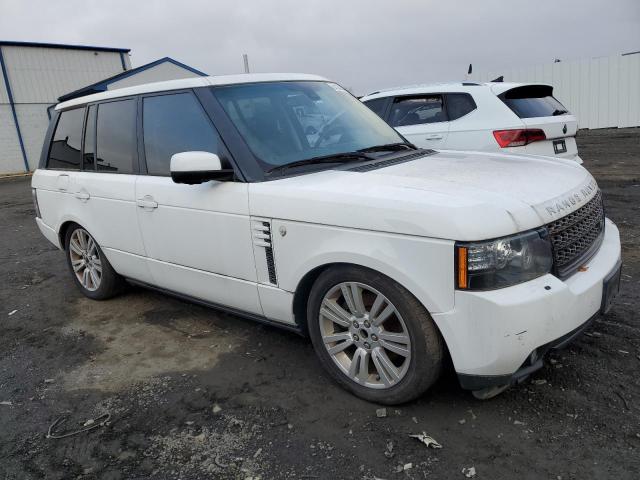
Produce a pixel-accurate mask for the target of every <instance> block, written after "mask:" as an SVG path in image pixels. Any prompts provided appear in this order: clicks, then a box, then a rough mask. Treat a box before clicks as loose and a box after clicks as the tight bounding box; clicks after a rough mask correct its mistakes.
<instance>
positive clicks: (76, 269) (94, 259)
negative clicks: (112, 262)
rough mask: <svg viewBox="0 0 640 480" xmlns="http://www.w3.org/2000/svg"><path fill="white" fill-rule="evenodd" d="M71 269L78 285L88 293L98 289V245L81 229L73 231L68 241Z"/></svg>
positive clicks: (99, 265) (100, 273)
mask: <svg viewBox="0 0 640 480" xmlns="http://www.w3.org/2000/svg"><path fill="white" fill-rule="evenodd" d="M69 258H70V259H71V268H72V269H73V273H74V274H75V276H76V278H77V279H78V281H79V282H80V284H81V285H82V286H83V287H84V288H85V289H87V290H89V291H90V292H94V291H96V290H97V289H98V288H100V282H101V281H102V261H101V259H100V252H99V251H98V244H97V243H96V241H95V240H94V239H93V237H92V236H91V235H89V232H87V231H86V230H84V229H82V228H78V229H76V230H74V231H73V233H72V234H71V238H70V239H69Z"/></svg>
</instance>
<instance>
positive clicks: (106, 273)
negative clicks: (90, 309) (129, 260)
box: [64, 223, 125, 300]
mask: <svg viewBox="0 0 640 480" xmlns="http://www.w3.org/2000/svg"><path fill="white" fill-rule="evenodd" d="M77 230H79V231H83V232H86V233H87V234H88V235H89V236H90V237H91V239H92V240H93V241H94V242H95V245H96V250H97V253H98V258H99V259H100V262H101V264H102V275H101V278H100V282H99V286H98V288H96V289H95V290H90V289H88V288H85V286H84V285H83V284H82V282H81V281H80V280H79V279H78V276H77V275H76V273H75V272H74V270H73V266H72V264H71V253H70V243H71V237H72V236H73V234H74V232H76V231H77ZM64 250H65V255H66V258H67V266H68V267H69V272H70V273H71V278H73V281H74V283H75V284H76V286H77V287H78V289H80V291H81V292H82V293H83V295H85V296H86V297H89V298H91V299H93V300H107V299H109V298H112V297H113V296H115V295H117V294H118V293H120V292H121V291H122V290H123V288H124V286H125V280H124V278H122V277H121V276H120V275H118V273H116V271H115V270H114V269H113V267H112V266H111V264H110V263H109V260H107V257H106V256H105V255H104V253H103V252H102V249H101V248H100V245H98V242H96V241H95V239H94V238H93V237H92V236H91V234H90V233H89V232H88V231H87V230H86V229H84V228H83V227H81V226H80V225H78V224H76V223H74V224H71V225H70V226H69V227H68V228H67V230H66V232H65V238H64Z"/></svg>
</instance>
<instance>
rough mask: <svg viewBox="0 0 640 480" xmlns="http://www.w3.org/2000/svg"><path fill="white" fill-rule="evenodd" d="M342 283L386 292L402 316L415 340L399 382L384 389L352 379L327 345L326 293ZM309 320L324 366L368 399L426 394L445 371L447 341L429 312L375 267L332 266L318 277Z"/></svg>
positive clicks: (386, 401) (392, 402)
mask: <svg viewBox="0 0 640 480" xmlns="http://www.w3.org/2000/svg"><path fill="white" fill-rule="evenodd" d="M342 282H358V283H362V284H365V285H367V286H370V287H373V288H374V289H375V290H377V291H378V292H379V293H381V294H382V295H384V296H385V297H386V298H387V299H388V300H389V301H390V302H391V303H393V305H394V306H395V308H396V310H397V311H398V312H399V313H400V315H401V316H402V319H403V320H404V323H405V325H406V329H407V330H408V335H409V337H410V341H411V348H410V351H411V357H410V360H409V366H408V369H407V370H406V373H405V374H404V377H402V378H401V379H400V380H399V381H398V382H397V383H396V384H395V385H392V386H390V387H387V388H384V389H375V388H371V387H367V386H365V385H362V384H360V383H357V382H356V381H354V380H352V379H351V378H349V376H348V375H347V374H346V373H344V372H343V371H342V370H341V369H340V368H339V367H338V365H336V363H335V362H334V360H333V359H332V357H331V355H330V354H329V352H328V351H327V348H326V347H325V345H324V342H323V340H322V335H321V327H320V317H319V315H320V307H321V304H322V301H323V298H324V297H325V295H326V294H327V293H328V292H329V291H330V290H331V289H332V288H334V287H335V286H336V285H338V284H340V283H342ZM307 323H308V329H309V335H310V337H311V341H312V343H313V346H314V349H315V351H316V353H317V355H318V357H319V358H320V361H321V363H322V365H323V367H324V368H325V369H326V370H327V371H328V372H329V374H331V376H332V377H333V378H334V379H335V380H336V381H337V382H338V383H339V384H340V385H341V386H342V387H344V388H345V389H347V390H348V391H350V392H352V393H353V394H355V395H356V396H358V397H360V398H363V399H365V400H368V401H371V402H375V403H380V404H386V405H395V404H399V403H404V402H408V401H410V400H413V399H415V398H417V397H419V396H420V395H422V394H423V393H424V392H425V391H426V390H427V389H428V388H429V387H431V386H432V385H433V384H434V383H435V382H436V380H437V379H438V377H439V376H440V373H441V371H442V365H443V357H444V343H443V340H442V337H441V335H440V332H439V331H438V328H437V327H436V325H435V323H434V322H433V320H432V318H431V316H430V315H429V312H427V310H426V309H425V308H424V306H423V305H422V304H421V303H420V302H419V301H418V299H417V298H415V297H414V296H413V295H412V294H411V293H410V292H409V291H408V290H407V289H406V288H404V287H403V286H402V285H400V284H398V283H397V282H395V281H394V280H392V279H390V278H389V277H387V276H385V275H382V274H380V273H379V272H376V271H374V270H370V269H367V268H363V267H358V266H352V265H340V266H336V267H331V268H329V269H328V270H325V271H324V272H322V273H321V274H320V276H319V277H318V278H317V279H316V281H315V283H314V285H313V287H312V289H311V293H310V295H309V301H308V304H307Z"/></svg>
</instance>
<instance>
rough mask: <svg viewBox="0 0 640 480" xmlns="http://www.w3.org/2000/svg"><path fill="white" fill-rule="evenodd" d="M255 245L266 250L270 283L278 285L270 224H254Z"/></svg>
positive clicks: (260, 222)
mask: <svg viewBox="0 0 640 480" xmlns="http://www.w3.org/2000/svg"><path fill="white" fill-rule="evenodd" d="M253 243H254V244H255V245H256V246H258V247H263V248H264V253H265V257H266V261H267V271H268V272H269V283H272V284H273V285H277V284H278V277H277V276H276V263H275V261H274V258H273V246H272V243H271V224H270V223H269V222H265V221H256V222H254V223H253Z"/></svg>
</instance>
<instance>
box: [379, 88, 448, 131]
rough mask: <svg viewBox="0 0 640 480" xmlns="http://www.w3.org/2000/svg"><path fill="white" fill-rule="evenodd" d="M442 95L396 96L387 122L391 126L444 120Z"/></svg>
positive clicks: (445, 118) (445, 117)
mask: <svg viewBox="0 0 640 480" xmlns="http://www.w3.org/2000/svg"><path fill="white" fill-rule="evenodd" d="M446 120H447V116H446V114H445V112H444V108H443V102H442V95H420V96H414V97H398V98H396V99H395V100H394V102H393V106H392V107H391V116H390V120H389V123H390V125H391V126H392V127H404V126H407V125H419V124H422V123H436V122H445V121H446Z"/></svg>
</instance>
